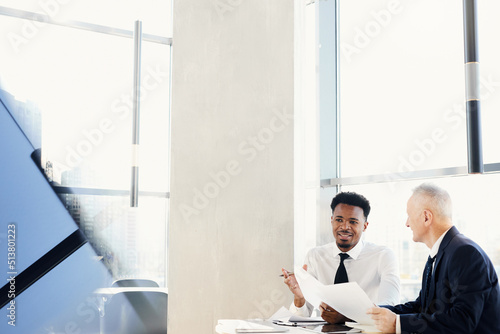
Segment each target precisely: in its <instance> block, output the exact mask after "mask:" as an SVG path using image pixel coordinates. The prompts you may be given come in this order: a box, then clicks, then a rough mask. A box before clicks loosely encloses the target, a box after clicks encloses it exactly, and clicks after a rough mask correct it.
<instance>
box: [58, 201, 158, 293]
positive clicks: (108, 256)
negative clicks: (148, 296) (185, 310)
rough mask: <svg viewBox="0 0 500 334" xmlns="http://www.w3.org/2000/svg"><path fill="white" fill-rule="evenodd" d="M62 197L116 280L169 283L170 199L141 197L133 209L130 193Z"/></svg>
mask: <svg viewBox="0 0 500 334" xmlns="http://www.w3.org/2000/svg"><path fill="white" fill-rule="evenodd" d="M60 198H61V200H62V201H63V203H64V205H65V206H66V208H67V209H68V211H69V212H70V214H71V215H72V217H73V218H74V220H75V221H76V222H77V224H78V226H79V227H80V229H81V230H82V231H84V233H85V235H86V236H87V238H89V241H90V243H91V244H92V246H93V247H94V249H95V250H96V252H97V255H98V256H100V257H102V261H103V262H104V263H105V264H106V266H107V267H108V269H109V270H110V272H111V274H112V275H113V278H114V279H115V280H118V279H126V278H143V279H151V280H153V281H155V282H157V283H158V285H159V286H165V283H166V282H165V276H166V253H167V252H166V243H165V239H166V217H167V207H166V205H167V200H166V199H162V198H150V197H141V198H140V203H139V207H138V208H131V207H130V199H129V197H128V196H125V197H116V196H115V197H112V196H90V195H73V194H63V195H60Z"/></svg>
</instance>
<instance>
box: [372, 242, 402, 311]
mask: <svg viewBox="0 0 500 334" xmlns="http://www.w3.org/2000/svg"><path fill="white" fill-rule="evenodd" d="M378 270H379V273H380V286H379V289H378V298H377V305H397V304H399V300H400V295H399V289H400V283H399V266H398V261H397V259H396V255H395V254H394V252H393V251H392V250H390V249H386V250H385V251H384V252H383V254H382V255H381V256H380V258H379V264H378Z"/></svg>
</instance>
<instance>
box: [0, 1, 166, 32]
mask: <svg viewBox="0 0 500 334" xmlns="http://www.w3.org/2000/svg"><path fill="white" fill-rule="evenodd" d="M0 6H5V7H11V8H15V9H20V10H24V11H29V12H35V13H39V14H44V15H47V16H49V17H50V18H51V19H53V20H56V21H68V20H72V21H82V22H89V23H93V24H98V25H103V26H108V27H113V28H120V29H126V30H131V31H133V30H134V22H135V21H136V20H140V21H142V30H143V33H148V34H154V35H160V36H165V37H168V36H172V22H171V19H170V18H171V17H172V13H171V8H172V2H171V1H170V0H141V1H138V0H135V1H118V0H107V1H98V0H86V1H82V0H72V1H68V0H41V1H40V0H29V1H15V0H0ZM15 27H16V29H14V30H12V31H13V32H17V33H18V34H19V35H21V36H25V35H26V34H27V33H26V31H27V30H26V28H25V27H26V25H25V23H21V22H19V23H18V24H16V25H15Z"/></svg>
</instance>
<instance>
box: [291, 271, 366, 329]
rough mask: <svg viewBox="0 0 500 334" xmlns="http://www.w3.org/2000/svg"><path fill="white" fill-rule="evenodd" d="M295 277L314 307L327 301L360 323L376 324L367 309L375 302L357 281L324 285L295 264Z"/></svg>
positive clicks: (305, 296)
mask: <svg viewBox="0 0 500 334" xmlns="http://www.w3.org/2000/svg"><path fill="white" fill-rule="evenodd" d="M295 278H296V279H297V282H298V283H299V286H300V289H301V290H302V293H303V294H304V298H305V299H306V300H307V301H308V302H309V303H311V304H312V305H313V306H314V307H316V308H319V305H320V304H321V302H325V303H326V304H328V305H330V306H331V307H333V308H334V309H335V310H337V311H338V312H339V313H341V314H343V315H345V316H346V317H348V318H349V319H352V320H354V321H356V322H357V323H359V324H363V325H374V324H375V322H374V321H373V319H372V318H371V317H370V316H369V315H368V314H366V311H367V310H368V309H369V308H371V307H373V306H375V304H374V303H373V302H372V301H371V300H370V298H369V297H368V296H367V295H366V293H365V292H364V291H363V289H361V288H360V287H359V285H358V284H357V283H356V282H349V283H341V284H332V285H324V284H323V283H321V282H319V281H318V280H317V279H315V278H314V277H312V276H311V275H310V274H309V273H308V272H307V271H305V270H304V269H302V268H301V267H300V266H295Z"/></svg>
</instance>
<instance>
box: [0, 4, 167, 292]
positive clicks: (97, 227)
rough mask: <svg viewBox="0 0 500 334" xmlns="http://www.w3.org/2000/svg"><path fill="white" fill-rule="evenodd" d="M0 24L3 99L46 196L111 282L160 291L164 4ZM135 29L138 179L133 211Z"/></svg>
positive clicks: (50, 9) (33, 12)
mask: <svg viewBox="0 0 500 334" xmlns="http://www.w3.org/2000/svg"><path fill="white" fill-rule="evenodd" d="M0 14H2V15H0V30H1V31H2V32H3V34H2V38H1V40H0V43H1V45H2V47H1V51H0V82H1V86H2V87H1V88H2V89H3V90H4V91H6V92H7V93H8V94H7V96H9V100H10V102H11V105H12V106H13V108H11V110H12V112H13V114H14V117H15V118H16V120H17V122H18V124H19V125H20V126H21V128H22V129H23V131H24V132H25V133H26V134H27V136H28V137H29V138H30V140H31V142H32V143H33V146H34V147H35V148H41V165H42V167H43V168H44V170H45V174H46V175H47V177H48V179H49V180H50V181H51V184H52V186H53V189H54V190H55V191H56V192H57V193H58V194H59V195H60V198H61V200H62V201H63V203H64V205H65V206H66V208H67V209H68V211H69V212H70V213H71V215H72V217H73V218H74V220H75V222H76V223H77V224H78V226H79V227H80V229H81V230H82V231H83V232H84V233H85V235H86V236H87V238H88V240H89V242H90V244H91V245H92V246H93V248H94V250H95V251H96V253H97V255H98V257H100V259H101V261H103V262H104V263H105V264H106V265H107V267H108V269H109V270H110V272H111V274H112V279H113V280H121V279H130V278H141V279H149V280H152V281H155V282H156V283H157V284H158V285H159V286H160V287H164V288H165V287H166V285H167V281H166V272H167V251H166V249H167V242H166V240H167V217H168V198H169V180H168V177H169V145H170V143H169V126H170V124H169V115H170V44H171V2H170V1H141V2H138V1H135V2H127V3H124V2H120V1H112V2H106V3H103V2H98V1H91V2H89V1H83V2H82V1H71V2H69V1H29V2H28V1H23V2H18V1H0ZM136 20H140V21H141V22H142V33H143V41H142V49H141V83H140V122H139V124H140V130H139V131H140V132H139V133H140V135H139V136H140V137H139V138H140V141H139V143H140V149H139V150H140V151H139V173H140V174H139V183H138V184H139V200H138V203H139V205H138V207H131V205H130V184H131V165H132V162H131V161H132V153H133V152H132V114H133V106H132V101H133V95H132V94H133V76H134V40H133V38H132V37H133V30H134V23H135V21H136ZM111 283H112V282H109V285H111Z"/></svg>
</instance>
